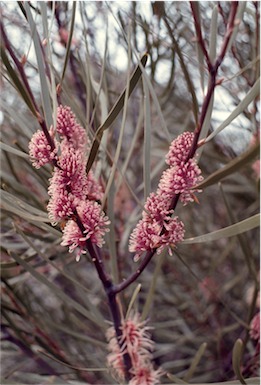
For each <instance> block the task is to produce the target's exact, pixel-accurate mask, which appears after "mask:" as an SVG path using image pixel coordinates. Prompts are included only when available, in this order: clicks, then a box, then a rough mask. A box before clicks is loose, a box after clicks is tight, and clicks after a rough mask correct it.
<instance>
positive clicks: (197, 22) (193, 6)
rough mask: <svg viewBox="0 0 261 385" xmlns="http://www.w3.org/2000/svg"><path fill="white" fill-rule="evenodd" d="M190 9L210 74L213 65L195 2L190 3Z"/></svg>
mask: <svg viewBox="0 0 261 385" xmlns="http://www.w3.org/2000/svg"><path fill="white" fill-rule="evenodd" d="M190 7H191V11H192V15H193V18H194V23H195V30H196V34H197V40H198V43H199V45H200V47H201V49H202V52H203V55H204V56H205V59H206V62H207V66H208V70H209V72H211V70H212V63H211V60H210V57H209V54H208V51H207V49H206V45H205V41H204V39H203V36H202V31H201V25H200V21H199V17H198V13H197V8H196V7H197V5H196V2H195V1H191V2H190Z"/></svg>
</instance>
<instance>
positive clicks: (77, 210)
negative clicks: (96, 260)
mask: <svg viewBox="0 0 261 385" xmlns="http://www.w3.org/2000/svg"><path fill="white" fill-rule="evenodd" d="M56 133H57V137H58V139H59V140H57V139H54V141H53V143H54V146H55V149H54V150H51V146H50V145H49V144H48V141H47V139H46V137H45V135H44V133H43V132H41V131H37V132H36V133H35V134H34V135H33V137H32V139H31V141H30V143H29V153H30V157H31V159H32V161H33V165H34V166H35V167H36V168H39V167H41V166H43V165H44V164H46V163H52V162H53V160H54V159H55V163H54V162H53V165H54V170H53V175H52V177H51V178H50V185H49V189H48V193H49V195H50V200H49V203H48V205H47V210H48V214H49V218H50V219H51V221H52V223H56V222H59V221H61V220H65V221H68V222H67V224H66V226H65V227H64V229H63V240H62V245H64V246H69V250H70V252H72V251H73V250H74V249H75V248H79V250H80V252H81V253H84V245H85V243H86V240H87V239H90V240H91V241H92V242H93V243H95V244H96V245H97V246H99V247H101V246H102V244H103V236H104V234H105V232H106V231H108V230H107V228H106V226H107V225H108V224H109V220H108V218H107V217H106V216H105V214H104V213H103V212H102V210H101V207H100V205H99V204H98V201H100V200H101V199H102V188H101V186H100V184H99V183H98V182H97V181H96V180H95V178H94V174H93V172H92V171H90V172H89V173H88V175H86V171H85V170H86V162H87V156H86V152H87V151H88V150H89V139H88V137H87V134H86V131H85V130H84V128H83V127H81V126H80V124H78V123H77V121H76V117H75V115H74V114H73V112H72V111H71V109H70V108H69V107H67V106H59V107H58V109H57V121H56ZM54 134H55V130H54V128H53V127H51V129H50V137H54ZM75 216H78V220H80V221H81V225H82V228H81V229H80V227H79V226H78V224H79V223H78V224H77V223H76V222H75V220H76V219H75ZM83 228H84V229H83Z"/></svg>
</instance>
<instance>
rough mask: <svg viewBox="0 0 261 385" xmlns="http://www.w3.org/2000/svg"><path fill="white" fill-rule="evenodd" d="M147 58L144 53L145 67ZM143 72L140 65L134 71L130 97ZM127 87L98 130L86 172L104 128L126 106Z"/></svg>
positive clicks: (142, 60)
mask: <svg viewBox="0 0 261 385" xmlns="http://www.w3.org/2000/svg"><path fill="white" fill-rule="evenodd" d="M147 59H148V55H147V54H145V55H143V57H142V58H141V61H140V62H141V65H142V66H144V67H145V65H146V63H147ZM141 73H142V71H141V69H140V66H139V65H138V66H137V68H136V70H135V71H134V73H133V74H132V76H131V78H130V82H129V93H128V97H130V95H131V93H132V92H133V90H134V88H135V87H136V85H137V83H138V81H139V79H140V77H141ZM126 89H127V86H126V88H125V90H124V91H123V92H122V94H121V95H120V97H119V98H118V100H117V101H116V103H115V104H114V106H113V107H112V109H111V111H110V112H109V115H108V117H107V119H106V120H105V121H104V122H103V123H102V125H101V126H100V127H99V128H98V130H97V132H96V135H95V138H94V141H93V143H92V146H91V150H90V155H89V158H88V162H87V166H86V172H87V173H88V172H89V171H90V169H91V167H92V164H93V162H94V160H95V158H96V154H97V152H98V149H99V146H100V142H101V138H102V135H103V132H104V130H106V129H107V128H109V127H110V126H111V124H112V123H113V122H114V120H115V119H116V118H117V116H118V115H119V113H120V112H121V110H122V108H123V106H124V100H125V93H126Z"/></svg>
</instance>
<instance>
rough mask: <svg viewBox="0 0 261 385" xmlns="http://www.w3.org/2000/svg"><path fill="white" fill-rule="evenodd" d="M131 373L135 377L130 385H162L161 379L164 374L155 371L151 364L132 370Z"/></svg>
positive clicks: (159, 370) (161, 371) (160, 371)
mask: <svg viewBox="0 0 261 385" xmlns="http://www.w3.org/2000/svg"><path fill="white" fill-rule="evenodd" d="M131 373H132V374H133V377H132V379H131V380H130V382H129V385H157V384H160V377H161V376H162V375H163V374H164V372H163V370H161V369H157V370H155V369H153V366H152V364H151V363H150V362H149V363H144V364H143V365H140V366H138V367H137V368H136V369H133V370H131Z"/></svg>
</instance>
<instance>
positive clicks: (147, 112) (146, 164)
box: [142, 77, 151, 201]
mask: <svg viewBox="0 0 261 385" xmlns="http://www.w3.org/2000/svg"><path fill="white" fill-rule="evenodd" d="M142 80H143V82H142V84H143V91H144V148H143V180H144V201H146V198H147V197H148V196H149V194H150V190H151V178H150V169H151V166H150V154H151V108H150V94H149V89H148V85H147V82H146V80H145V79H144V77H142Z"/></svg>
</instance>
